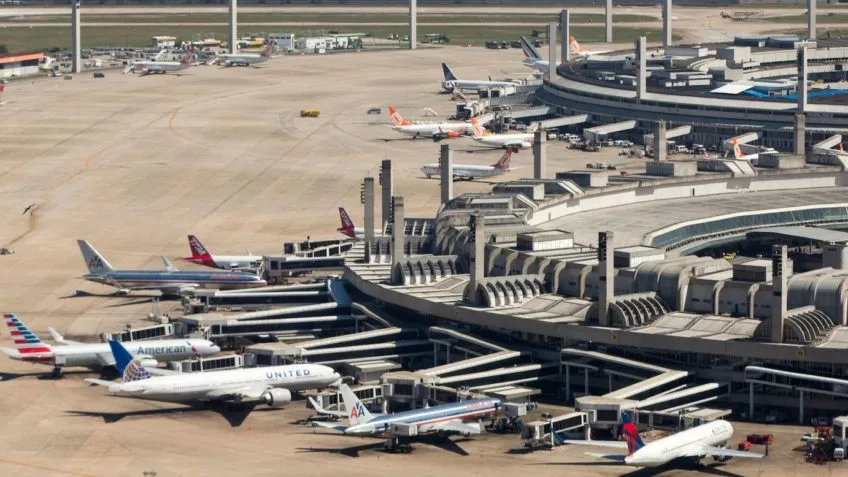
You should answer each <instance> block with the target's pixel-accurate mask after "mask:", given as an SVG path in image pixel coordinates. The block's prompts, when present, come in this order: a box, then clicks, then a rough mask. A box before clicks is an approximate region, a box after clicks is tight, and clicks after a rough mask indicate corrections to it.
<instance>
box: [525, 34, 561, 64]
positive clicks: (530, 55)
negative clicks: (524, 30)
mask: <svg viewBox="0 0 848 477" xmlns="http://www.w3.org/2000/svg"><path fill="white" fill-rule="evenodd" d="M521 49H522V50H523V51H524V57H525V58H524V61H522V62H521V63H522V64H524V66H529V67H530V68H533V69H534V70H537V71H541V72H543V73H547V72H548V66H549V65H550V62H549V61H548V60H546V59H545V57H543V56H542V54H541V53H539V50H537V49H536V47H534V46H533V44H532V43H530V40H528V39H527V38H525V37H523V36H522V37H521ZM557 66H559V61H557Z"/></svg>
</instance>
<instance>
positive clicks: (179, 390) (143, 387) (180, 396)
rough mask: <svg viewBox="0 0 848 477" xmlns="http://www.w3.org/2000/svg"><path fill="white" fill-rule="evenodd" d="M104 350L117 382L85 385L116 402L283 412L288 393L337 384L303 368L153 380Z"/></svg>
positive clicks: (315, 368)
mask: <svg viewBox="0 0 848 477" xmlns="http://www.w3.org/2000/svg"><path fill="white" fill-rule="evenodd" d="M109 346H110V347H111V349H112V354H113V355H114V357H115V363H116V366H117V367H118V370H119V372H120V373H121V382H119V383H115V382H111V381H104V380H101V379H86V381H88V382H90V383H93V384H98V385H100V386H106V387H108V388H109V393H110V394H113V395H116V396H121V397H130V398H136V399H145V400H149V401H162V402H179V403H186V402H193V401H212V402H234V403H244V404H260V403H265V404H267V405H269V406H271V407H282V406H285V405H286V404H288V403H290V402H291V398H292V391H300V390H303V389H323V388H326V387H328V386H330V385H331V384H334V383H336V382H339V381H340V379H341V376H339V374H338V373H336V372H335V371H333V369H332V368H329V367H327V366H324V365H321V364H307V363H304V364H289V365H284V366H268V367H260V368H239V369H229V370H223V371H208V372H200V373H180V374H173V375H168V376H153V375H151V373H150V372H149V371H148V370H147V369H146V368H145V366H144V364H143V363H142V362H141V361H140V360H139V359H137V358H136V359H133V357H132V355H130V353H129V352H128V351H127V350H126V348H124V347H123V346H122V345H121V344H120V343H118V342H117V341H109Z"/></svg>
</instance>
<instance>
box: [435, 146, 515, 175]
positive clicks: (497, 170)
mask: <svg viewBox="0 0 848 477" xmlns="http://www.w3.org/2000/svg"><path fill="white" fill-rule="evenodd" d="M511 157H512V148H510V149H507V150H506V151H504V154H503V156H501V158H500V159H499V160H498V162H496V163H494V164H492V165H491V166H477V165H470V164H454V166H453V180H455V181H456V180H469V181H473V180H474V179H479V178H481V177H495V176H499V175H501V174H503V173H504V172H506V171H508V170H509V159H510V158H511ZM421 172H423V173H424V175H426V176H427V179H429V178H430V177H432V176H437V175H439V174H440V173H441V167H440V166H439V164H438V163H434V164H427V165H426V166H424V167H422V168H421Z"/></svg>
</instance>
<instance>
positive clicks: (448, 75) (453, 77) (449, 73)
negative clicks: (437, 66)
mask: <svg viewBox="0 0 848 477" xmlns="http://www.w3.org/2000/svg"><path fill="white" fill-rule="evenodd" d="M442 72H443V73H444V74H445V81H456V80H458V79H459V78H457V77H456V75H455V74H453V71H451V69H450V67H449V66H448V65H447V63H442Z"/></svg>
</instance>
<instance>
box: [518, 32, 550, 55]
mask: <svg viewBox="0 0 848 477" xmlns="http://www.w3.org/2000/svg"><path fill="white" fill-rule="evenodd" d="M521 49H522V50H523V51H524V56H526V57H527V58H532V59H534V60H544V59H545V58H544V57H543V56H542V54H541V53H539V50H537V49H536V47H534V46H533V44H532V43H530V40H528V39H527V38H525V37H523V36H522V37H521Z"/></svg>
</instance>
